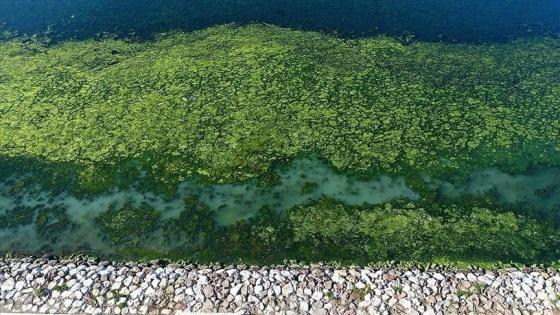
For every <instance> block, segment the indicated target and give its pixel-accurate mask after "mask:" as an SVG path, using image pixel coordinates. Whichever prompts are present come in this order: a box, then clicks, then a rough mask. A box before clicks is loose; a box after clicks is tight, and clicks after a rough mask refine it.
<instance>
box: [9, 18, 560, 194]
mask: <svg viewBox="0 0 560 315" xmlns="http://www.w3.org/2000/svg"><path fill="white" fill-rule="evenodd" d="M30 45H33V46H32V47H31V48H33V49H31V48H30ZM557 46H558V42H557V40H555V39H552V38H544V39H539V40H536V39H535V40H518V41H513V42H510V43H508V44H501V45H491V44H485V45H448V44H433V43H421V42H414V43H411V44H409V45H406V46H405V45H402V44H401V43H399V42H397V41H395V40H392V39H390V38H384V37H376V38H368V39H359V40H340V39H337V38H334V37H329V36H325V35H321V34H317V33H312V32H301V31H293V30H287V29H282V28H278V27H273V26H267V25H250V26H246V27H236V26H232V25H227V26H219V27H214V28H210V29H207V30H203V31H198V32H193V33H179V32H172V33H168V34H161V35H160V36H158V37H157V39H156V40H154V41H150V42H130V41H124V40H112V39H106V40H102V41H93V40H90V41H81V42H78V41H70V42H65V43H60V44H57V45H54V46H50V47H49V46H44V45H41V44H39V43H37V42H34V43H32V44H30V43H29V42H24V41H18V40H11V41H6V42H2V43H0V68H1V69H2V71H1V75H0V78H1V79H0V95H1V96H0V112H1V113H2V116H1V117H2V118H1V119H0V148H2V152H3V156H9V157H22V156H23V157H33V158H37V159H42V160H46V161H49V162H72V163H76V164H77V165H79V166H80V167H81V170H80V171H79V178H80V179H79V185H80V186H83V188H84V189H86V190H87V189H88V188H91V190H92V191H94V192H97V191H101V190H103V189H104V188H105V189H108V188H112V187H113V186H115V185H116V184H115V182H114V180H112V179H114V178H115V176H110V175H106V174H105V173H107V174H110V173H111V172H113V171H112V170H111V171H107V172H106V171H105V170H104V168H107V167H106V166H104V165H110V164H113V163H115V162H117V161H121V160H127V159H128V160H131V159H141V157H145V156H146V155H149V154H152V155H153V156H155V158H154V159H150V160H144V161H143V164H142V166H144V167H145V169H144V170H145V171H147V172H148V173H149V174H150V176H151V177H153V179H154V180H155V184H154V186H157V184H169V185H171V186H173V185H176V184H177V183H179V182H181V181H184V180H186V179H188V178H190V177H192V176H193V175H194V174H202V175H205V176H208V177H209V178H210V179H212V180H213V181H222V182H232V181H239V180H246V179H249V178H257V177H262V176H264V175H265V174H267V173H270V169H271V168H272V166H273V165H274V164H275V163H277V162H281V161H285V160H286V159H292V158H294V157H297V156H302V155H307V154H309V153H311V152H313V153H316V154H318V155H319V156H321V157H322V158H324V159H325V160H327V161H328V162H330V163H331V164H332V165H334V166H335V167H336V168H337V169H339V170H350V171H357V172H364V171H366V170H368V169H372V168H373V169H375V170H377V171H378V172H397V173H398V172H400V171H402V170H403V169H405V168H410V169H412V170H415V171H418V170H422V171H425V172H430V171H433V172H436V171H437V172H439V171H440V170H441V169H444V170H452V171H453V170H458V169H462V170H463V169H465V168H466V169H468V168H473V167H475V166H476V167H477V168H485V167H489V166H495V165H496V164H500V163H502V164H507V165H509V166H510V168H511V169H512V170H517V171H518V172H520V171H523V169H524V168H526V167H528V166H530V165H523V164H516V163H508V162H507V161H510V158H511V156H518V158H516V159H514V161H522V160H524V159H523V158H524V157H526V156H530V157H531V159H529V160H530V164H531V165H536V164H547V165H559V164H560V163H559V158H558V156H559V155H558V151H559V149H560V147H559V143H558V138H559V137H558V130H560V119H559V115H560V114H559V112H558V110H557V104H559V103H560V99H559V95H560V90H559V88H558V86H560V82H559V79H558V78H560V73H559V71H560V70H559V69H560V65H559V61H558V60H560V56H559V55H560V52H559V51H558V49H557ZM91 135H95V136H91ZM543 144H546V146H544V145H543ZM154 152H157V153H154ZM442 157H443V158H445V161H446V162H442V160H441V158H442ZM525 160H527V159H525ZM123 167H124V166H123ZM124 168H125V167H124ZM119 169H120V168H119ZM115 171H117V170H115ZM96 175H99V176H98V177H92V176H96ZM131 175H132V176H138V174H134V173H133V174H131ZM106 176H109V178H105V177H106ZM167 190H168V193H169V194H171V195H173V189H172V188H167Z"/></svg>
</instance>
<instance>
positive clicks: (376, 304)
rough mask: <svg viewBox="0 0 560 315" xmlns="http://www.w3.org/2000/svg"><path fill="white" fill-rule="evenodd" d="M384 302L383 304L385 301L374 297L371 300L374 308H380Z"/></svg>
mask: <svg viewBox="0 0 560 315" xmlns="http://www.w3.org/2000/svg"><path fill="white" fill-rule="evenodd" d="M382 302H383V300H381V298H380V297H378V296H374V297H373V298H372V299H371V305H372V306H374V307H378V306H379V305H381V303H382Z"/></svg>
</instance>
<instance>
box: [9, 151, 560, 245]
mask: <svg viewBox="0 0 560 315" xmlns="http://www.w3.org/2000/svg"><path fill="white" fill-rule="evenodd" d="M277 174H278V176H279V182H278V184H277V185H275V186H273V187H271V188H270V189H264V188H260V187H257V186H256V185H254V184H252V183H246V184H235V185H233V184H216V185H212V186H209V187H208V186H206V185H201V184H200V183H198V182H197V181H195V180H193V181H187V182H184V183H182V184H180V185H179V189H178V192H177V195H176V198H174V199H172V200H165V198H164V197H163V196H156V195H153V194H151V193H140V192H138V191H135V190H131V189H129V190H124V191H117V190H116V189H115V190H114V191H113V192H111V193H106V194H104V195H102V196H97V197H95V198H89V199H78V198H76V197H74V196H71V195H69V194H67V193H63V194H59V195H53V194H52V193H49V192H47V191H40V192H39V193H37V192H36V190H31V191H30V190H24V191H22V192H20V193H16V194H14V193H10V190H11V189H12V188H13V184H11V185H7V184H6V182H5V183H1V184H0V209H3V210H0V215H1V214H3V213H5V212H6V211H7V210H9V209H13V208H14V207H15V206H16V205H24V206H30V207H33V206H37V205H41V204H43V205H46V206H55V205H60V206H64V207H65V208H66V209H67V210H66V213H67V215H68V217H69V219H70V221H71V222H72V223H75V224H76V225H77V227H76V228H70V229H68V230H66V231H65V232H64V233H63V235H62V236H61V237H60V238H59V239H58V240H57V241H56V242H54V243H51V244H50V246H51V247H50V248H51V249H52V250H54V251H60V250H63V249H65V248H75V247H76V246H77V244H78V245H80V244H81V245H87V246H88V247H89V248H91V249H95V250H99V251H107V252H110V251H111V249H112V247H111V245H110V244H109V242H108V241H107V240H103V239H102V235H101V232H100V230H99V228H98V226H96V225H95V224H94V219H95V218H96V217H97V216H99V215H100V214H101V213H103V212H105V211H107V209H108V208H109V206H110V205H111V204H114V205H116V206H117V208H119V207H122V206H123V205H124V203H126V202H129V203H131V204H132V205H134V206H136V207H137V206H139V205H140V204H142V203H147V204H149V205H150V206H152V207H153V208H155V209H156V210H158V211H161V220H165V219H168V218H174V217H178V216H179V213H180V212H181V211H182V210H183V209H184V206H185V205H184V202H183V198H185V197H186V196H189V195H193V194H194V195H197V196H198V200H199V201H201V202H204V203H205V204H207V205H208V207H209V208H210V209H211V210H213V211H215V213H216V214H215V218H214V219H215V221H216V223H217V224H218V225H229V224H232V223H234V222H236V221H239V220H243V219H248V218H251V217H253V216H255V215H256V214H257V211H258V210H259V208H261V207H262V206H265V205H267V206H269V207H270V208H271V209H273V210H275V211H277V212H279V213H280V214H283V213H285V211H286V210H287V209H289V208H290V207H293V206H297V205H302V204H306V203H309V202H312V201H315V200H318V199H319V198H321V197H330V198H334V199H337V200H340V201H343V202H344V203H345V204H348V205H363V204H364V203H366V204H381V203H384V202H388V201H392V200H395V199H405V200H417V199H418V198H419V195H418V194H417V193H415V192H414V191H413V190H411V189H410V188H408V187H407V185H406V182H405V181H404V179H403V178H391V177H389V176H381V177H378V178H374V179H372V180H370V181H360V180H356V179H353V178H351V177H348V176H346V175H343V174H338V173H336V172H334V170H333V169H332V168H331V167H329V166H328V165H326V164H324V163H323V162H321V161H320V160H318V159H315V158H310V159H298V160H295V161H293V162H291V163H290V164H288V165H287V166H285V167H284V168H282V169H279V170H277ZM559 179H560V170H559V169H555V168H550V169H542V170H540V171H536V172H532V173H531V174H524V175H509V174H507V173H504V172H501V171H499V170H497V169H494V168H492V169H486V170H480V171H477V172H474V173H473V174H471V176H470V177H469V179H468V181H466V182H462V183H450V182H445V181H442V180H439V179H437V178H435V179H429V178H425V180H426V181H427V182H428V183H430V184H432V185H435V187H439V188H438V189H441V191H442V192H443V194H444V195H446V196H449V197H454V196H458V195H461V194H468V195H472V196H477V195H481V194H483V193H487V192H489V191H492V190H494V191H495V193H496V194H497V195H498V198H499V199H500V200H501V201H504V202H506V203H511V204H524V205H528V206H531V207H534V208H535V209H536V210H539V211H542V212H548V213H550V212H553V213H557V212H560V184H559ZM11 182H12V183H13V182H14V181H11ZM306 182H308V183H316V185H314V186H313V188H312V189H310V191H309V192H307V191H304V192H302V188H303V186H304V184H305V183H306ZM148 239H149V238H148ZM161 241H162V239H161V235H159V234H158V233H157V232H155V233H152V236H151V239H149V240H148V241H147V242H144V245H149V244H152V246H154V247H157V248H159V249H161ZM48 243H49V242H48V241H47V240H45V239H43V238H42V237H39V236H38V235H37V234H36V232H35V230H34V227H33V224H28V225H25V226H20V227H17V228H6V229H0V252H5V251H11V250H15V249H17V250H19V251H25V252H28V251H39V250H41V248H42V246H44V245H45V244H48Z"/></svg>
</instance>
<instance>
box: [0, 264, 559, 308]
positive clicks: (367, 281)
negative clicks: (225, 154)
mask: <svg viewBox="0 0 560 315" xmlns="http://www.w3.org/2000/svg"><path fill="white" fill-rule="evenodd" d="M0 312H32V313H73V314H77V313H80V314H81V313H85V314H172V313H186V312H236V313H244V314H560V273H559V272H558V270H557V269H534V268H522V269H517V268H507V269H502V270H497V271H481V270H454V271H451V270H447V271H445V270H438V269H428V270H420V269H417V268H414V267H411V268H370V267H368V268H360V267H347V268H345V267H330V266H321V265H314V266H303V265H301V266H300V265H290V266H269V267H266V266H264V267H263V266H241V265H235V266H234V265H231V266H199V265H192V264H167V265H164V264H162V263H161V262H159V261H154V262H152V263H134V262H130V263H115V262H103V261H95V260H88V259H86V258H78V259H67V260H59V259H48V258H41V259H38V258H20V259H1V260H0Z"/></svg>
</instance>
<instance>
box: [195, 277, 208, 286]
mask: <svg viewBox="0 0 560 315" xmlns="http://www.w3.org/2000/svg"><path fill="white" fill-rule="evenodd" d="M197 284H198V285H203V284H208V277H207V276H200V278H198V281H197Z"/></svg>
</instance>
